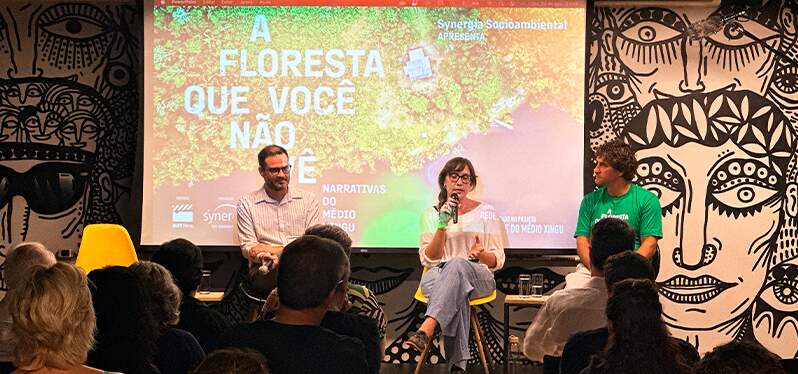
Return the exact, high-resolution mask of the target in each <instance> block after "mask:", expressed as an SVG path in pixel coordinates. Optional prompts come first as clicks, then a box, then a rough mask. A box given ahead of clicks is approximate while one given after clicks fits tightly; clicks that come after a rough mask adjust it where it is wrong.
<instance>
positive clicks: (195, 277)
mask: <svg viewBox="0 0 798 374" xmlns="http://www.w3.org/2000/svg"><path fill="white" fill-rule="evenodd" d="M152 262H155V263H157V264H161V265H163V267H165V268H166V269H168V270H169V271H170V272H171V273H172V277H174V281H175V283H176V284H177V287H179V288H180V291H182V292H183V295H192V294H193V293H194V291H196V290H197V288H198V287H199V284H200V280H202V266H203V258H202V251H201V250H200V249H199V247H197V246H196V245H194V243H192V242H190V241H188V240H186V239H174V240H170V241H168V242H166V243H163V244H161V247H160V248H158V250H157V251H156V252H155V253H154V254H153V255H152Z"/></svg>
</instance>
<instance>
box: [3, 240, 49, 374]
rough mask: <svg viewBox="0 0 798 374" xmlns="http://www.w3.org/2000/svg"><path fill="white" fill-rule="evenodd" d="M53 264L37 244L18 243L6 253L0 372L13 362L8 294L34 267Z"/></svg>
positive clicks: (42, 246)
mask: <svg viewBox="0 0 798 374" xmlns="http://www.w3.org/2000/svg"><path fill="white" fill-rule="evenodd" d="M54 264H55V255H53V253H52V252H50V251H49V250H48V249H47V248H46V247H45V246H44V245H43V244H41V243H37V242H24V243H19V244H17V245H16V246H14V247H12V248H11V250H10V251H9V252H8V255H7V257H6V261H5V263H4V268H5V271H4V273H3V278H4V279H5V282H6V287H7V288H8V292H7V293H6V297H4V298H3V299H2V300H0V342H2V343H3V344H0V371H2V372H5V371H6V370H5V369H8V368H11V367H12V366H11V362H12V361H13V360H14V346H15V344H14V342H13V341H12V340H11V335H10V334H11V314H10V312H9V309H8V304H9V300H10V297H8V296H9V294H10V293H11V292H12V291H13V290H14V289H15V288H16V287H17V286H19V284H20V283H21V282H22V279H23V278H24V276H25V275H27V274H28V273H30V270H31V269H32V268H33V267H34V266H44V267H50V266H53V265H54Z"/></svg>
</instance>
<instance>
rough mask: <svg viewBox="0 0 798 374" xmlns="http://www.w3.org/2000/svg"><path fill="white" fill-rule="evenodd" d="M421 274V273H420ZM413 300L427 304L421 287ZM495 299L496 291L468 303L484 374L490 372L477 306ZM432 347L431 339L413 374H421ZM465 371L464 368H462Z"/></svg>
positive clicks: (472, 331) (472, 328)
mask: <svg viewBox="0 0 798 374" xmlns="http://www.w3.org/2000/svg"><path fill="white" fill-rule="evenodd" d="M426 272H427V269H424V273H426ZM422 274H423V273H422ZM413 298H414V299H416V300H418V301H420V302H422V303H424V304H426V303H427V296H426V295H424V294H423V293H421V286H418V289H417V290H416V294H415V295H413ZM495 299H496V290H493V292H491V293H490V295H488V296H484V297H480V298H478V299H473V300H469V301H468V305H469V306H470V307H471V310H470V313H469V314H470V319H471V333H472V334H474V340H476V342H477V351H478V352H479V361H480V363H482V371H483V372H484V373H485V374H490V370H489V369H488V360H487V356H486V354H485V347H484V346H483V344H482V327H481V326H480V325H479V319H478V318H477V308H476V307H477V306H479V305H482V304H487V303H489V302H491V301H493V300H495ZM431 345H432V339H430V343H429V344H427V347H426V348H424V352H421V357H419V359H418V362H417V363H416V370H415V371H414V372H413V373H415V374H419V373H420V372H421V367H422V366H424V362H425V361H426V360H427V354H429V347H430V346H431ZM463 369H465V368H463Z"/></svg>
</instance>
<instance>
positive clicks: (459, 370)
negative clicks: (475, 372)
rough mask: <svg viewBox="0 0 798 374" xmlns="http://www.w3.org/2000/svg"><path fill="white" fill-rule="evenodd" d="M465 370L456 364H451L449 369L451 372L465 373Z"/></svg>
mask: <svg viewBox="0 0 798 374" xmlns="http://www.w3.org/2000/svg"><path fill="white" fill-rule="evenodd" d="M465 372H466V371H465V369H460V367H459V366H457V365H452V370H450V371H449V373H452V374H465Z"/></svg>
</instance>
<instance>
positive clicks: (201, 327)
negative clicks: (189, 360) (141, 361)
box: [152, 239, 231, 352]
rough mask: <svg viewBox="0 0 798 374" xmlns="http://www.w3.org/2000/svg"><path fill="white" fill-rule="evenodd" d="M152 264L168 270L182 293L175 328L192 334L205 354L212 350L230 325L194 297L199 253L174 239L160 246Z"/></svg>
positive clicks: (200, 263) (199, 273) (198, 277)
mask: <svg viewBox="0 0 798 374" xmlns="http://www.w3.org/2000/svg"><path fill="white" fill-rule="evenodd" d="M152 262H155V263H157V264H161V265H163V266H164V267H165V268H166V269H167V270H169V272H171V273H172V277H173V278H174V280H175V283H176V284H177V287H179V288H180V291H181V292H182V293H183V295H182V302H181V303H180V322H178V323H177V325H176V326H175V327H177V328H179V329H182V330H186V331H188V332H190V333H191V334H192V335H194V337H195V338H197V341H199V343H200V345H201V346H202V349H203V350H204V351H205V352H210V351H212V350H214V349H215V348H216V342H217V340H219V336H220V335H221V334H222V332H224V331H226V330H227V329H229V328H230V327H231V325H230V322H229V321H228V320H227V318H225V317H224V316H223V315H222V314H221V313H219V312H217V311H215V310H213V309H211V308H209V307H208V306H207V305H205V303H203V302H202V301H199V300H198V299H197V298H196V297H194V296H195V295H196V293H197V289H198V288H199V284H200V280H201V279H202V266H203V258H202V251H201V250H200V249H199V247H197V246H196V245H194V243H192V242H190V241H188V240H186V239H175V240H172V241H168V242H166V243H163V244H161V247H160V248H159V249H158V251H156V252H155V253H154V254H153V255H152Z"/></svg>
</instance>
